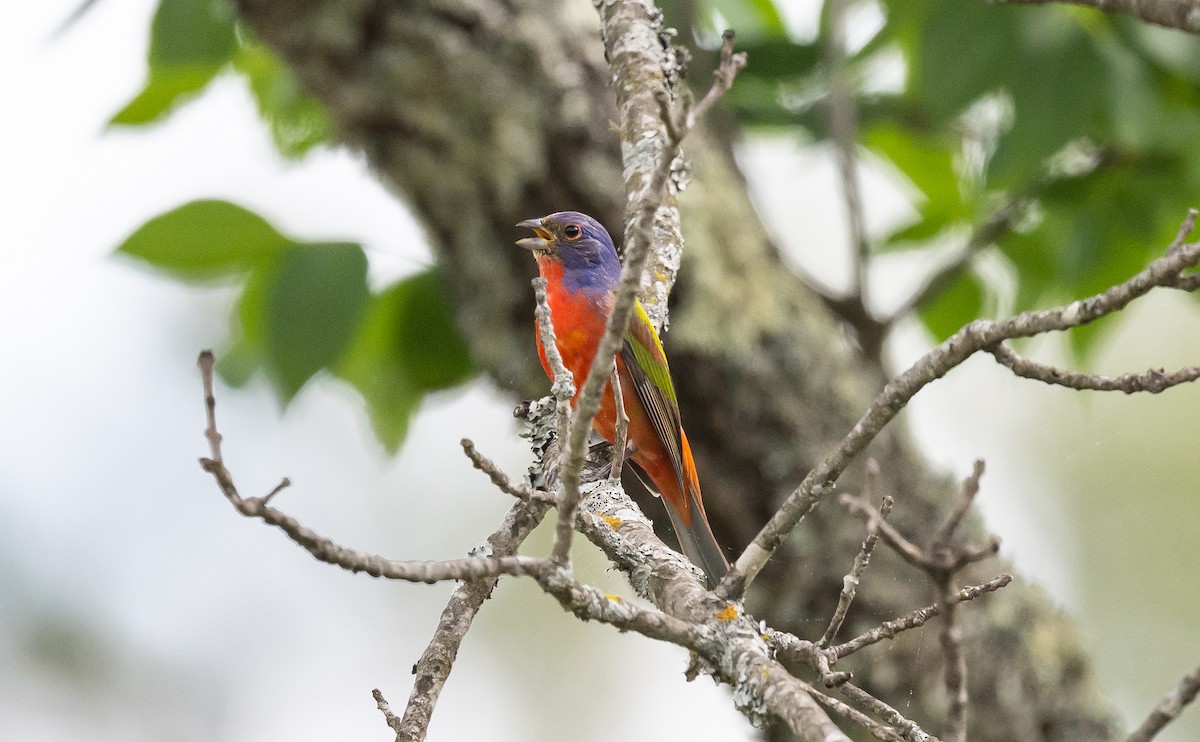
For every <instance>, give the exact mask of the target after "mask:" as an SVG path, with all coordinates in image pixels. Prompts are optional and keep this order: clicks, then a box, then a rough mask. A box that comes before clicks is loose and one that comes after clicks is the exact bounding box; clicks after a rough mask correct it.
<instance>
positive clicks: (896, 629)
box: [832, 574, 1012, 658]
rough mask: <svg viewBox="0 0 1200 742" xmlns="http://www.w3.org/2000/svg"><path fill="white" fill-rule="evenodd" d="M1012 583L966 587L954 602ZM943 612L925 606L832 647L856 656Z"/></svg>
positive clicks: (998, 580) (1003, 579)
mask: <svg viewBox="0 0 1200 742" xmlns="http://www.w3.org/2000/svg"><path fill="white" fill-rule="evenodd" d="M1010 582H1012V575H1008V574H1005V575H1000V576H999V577H995V578H993V579H991V580H989V581H988V582H985V583H983V584H982V585H975V586H973V587H964V588H962V589H960V590H958V592H956V593H954V596H953V602H955V603H962V602H963V601H967V600H974V599H975V598H978V597H979V596H980V595H983V594H984V593H990V592H992V591H994V590H999V589H1000V588H1002V587H1004V586H1005V585H1007V584H1008V583H1010ZM941 612H942V609H941V607H940V606H939V605H938V604H937V603H935V604H933V605H928V606H925V607H924V608H920V609H918V610H915V611H912V612H911V613H907V614H905V615H903V616H901V617H900V618H896V619H893V620H891V621H887V622H885V623H882V624H880V625H879V626H876V627H875V628H873V629H871V630H870V631H868V632H866V633H865V634H861V635H859V636H856V637H854V638H853V639H851V640H850V641H848V642H845V643H843V644H838V645H837V646H834V647H832V650H833V652H834V653H835V654H837V656H838V657H839V658H841V657H846V656H848V655H851V654H854V653H855V652H857V651H859V650H860V649H863V648H864V647H869V646H871V645H872V644H878V643H879V642H881V641H883V640H884V639H891V638H893V637H894V636H896V635H897V634H900V633H903V632H905V631H908V630H909V629H915V628H918V627H920V626H924V625H925V623H926V622H927V621H928V620H929V619H931V618H933V617H934V616H937V615H939V614H941Z"/></svg>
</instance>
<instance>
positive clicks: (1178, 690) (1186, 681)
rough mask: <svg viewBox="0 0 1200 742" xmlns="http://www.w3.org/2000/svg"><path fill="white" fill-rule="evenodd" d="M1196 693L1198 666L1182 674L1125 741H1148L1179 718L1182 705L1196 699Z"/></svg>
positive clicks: (1199, 691) (1198, 692)
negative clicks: (1180, 678) (1177, 681)
mask: <svg viewBox="0 0 1200 742" xmlns="http://www.w3.org/2000/svg"><path fill="white" fill-rule="evenodd" d="M1197 695H1200V667H1197V668H1196V669H1195V670H1193V671H1192V672H1191V673H1190V674H1188V675H1185V676H1183V679H1182V680H1180V681H1179V684H1178V685H1176V686H1175V687H1174V688H1172V689H1171V690H1170V691H1169V692H1168V693H1167V695H1165V696H1163V699H1162V700H1161V701H1159V702H1158V705H1157V706H1155V707H1154V710H1153V711H1151V712H1150V716H1148V717H1146V720H1145V721H1143V722H1142V724H1141V726H1139V727H1138V728H1137V729H1135V730H1134V732H1133V734H1130V735H1129V739H1128V740H1126V742H1150V740H1152V739H1154V737H1155V735H1157V734H1158V733H1159V732H1161V731H1162V729H1163V727H1165V726H1166V725H1167V724H1170V723H1171V722H1172V721H1174V720H1175V719H1177V718H1179V715H1180V714H1181V713H1183V709H1184V707H1186V706H1187V705H1188V704H1189V703H1191V702H1192V701H1194V700H1196V696H1197Z"/></svg>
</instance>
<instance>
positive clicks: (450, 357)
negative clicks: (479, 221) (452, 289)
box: [392, 271, 475, 391]
mask: <svg viewBox="0 0 1200 742" xmlns="http://www.w3.org/2000/svg"><path fill="white" fill-rule="evenodd" d="M392 291H393V292H394V293H393V294H392V298H393V301H394V302H395V304H394V305H393V311H394V312H395V315H394V319H395V322H396V335H395V345H394V346H393V347H394V350H396V351H398V357H399V359H400V361H401V363H402V364H403V367H404V371H405V373H406V375H407V376H408V378H410V379H412V380H413V382H414V383H415V384H416V385H417V386H418V387H420V388H421V389H426V390H430V391H433V390H437V389H446V388H448V387H451V386H454V385H456V384H460V383H462V382H463V381H466V380H467V379H469V378H470V377H471V376H472V375H473V374H474V371H475V368H474V365H473V364H472V363H471V355H470V353H469V352H468V351H467V346H466V343H465V342H464V341H463V339H462V336H461V335H459V333H458V328H457V327H455V326H454V311H453V309H451V307H450V303H449V302H448V301H447V300H446V298H445V294H443V292H442V285H441V280H440V279H439V277H438V275H437V273H435V272H434V271H426V272H424V273H418V274H417V275H415V276H412V277H411V278H407V279H405V280H404V281H401V282H400V283H399V284H397V285H396V286H395V287H393V289H392Z"/></svg>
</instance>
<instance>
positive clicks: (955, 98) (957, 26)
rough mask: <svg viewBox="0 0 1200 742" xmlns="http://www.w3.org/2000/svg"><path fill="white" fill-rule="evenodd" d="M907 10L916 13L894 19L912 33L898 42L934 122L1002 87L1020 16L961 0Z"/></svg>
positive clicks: (1016, 45)
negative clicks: (902, 47) (906, 57)
mask: <svg viewBox="0 0 1200 742" xmlns="http://www.w3.org/2000/svg"><path fill="white" fill-rule="evenodd" d="M911 5H913V6H914V7H913V10H915V11H916V12H908V13H903V14H900V15H899V16H897V17H898V18H899V21H898V22H899V23H901V24H905V25H907V26H909V27H910V28H911V29H913V30H912V31H910V32H908V33H903V32H902V33H901V34H900V37H901V39H902V40H903V41H905V42H906V43H905V46H906V47H907V48H906V52H907V53H908V55H909V56H910V57H911V58H912V59H913V60H914V61H913V64H912V81H911V85H912V88H913V91H914V93H916V95H917V96H918V97H919V99H920V100H921V102H922V103H923V104H924V106H925V107H926V109H927V110H928V111H929V112H930V113H931V114H933V116H934V117H935V118H936V119H939V120H943V121H944V120H947V119H950V118H952V117H955V116H957V115H958V114H959V113H961V112H962V110H963V109H964V108H966V107H967V105H968V104H970V103H972V102H973V101H975V100H976V99H977V98H979V97H980V96H982V95H983V94H985V93H988V92H991V91H993V90H995V89H996V88H998V87H1000V86H1001V85H1002V84H1003V81H1004V80H1005V79H1006V78H1007V75H1008V67H1009V66H1010V65H1012V64H1014V63H1015V61H1016V60H1014V59H1013V57H1014V56H1018V55H1017V49H1018V48H1019V47H1020V44H1019V43H1018V26H1017V24H1018V22H1019V20H1020V14H1019V13H1013V12H1012V9H1011V8H1002V7H995V6H992V5H989V4H987V3H983V2H964V1H963V0H932V1H931V2H928V3H911ZM893 13H895V11H894V10H893ZM1040 76H1041V75H1035V74H1031V75H1029V77H1040Z"/></svg>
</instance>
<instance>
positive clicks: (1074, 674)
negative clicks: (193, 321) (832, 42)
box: [237, 0, 1116, 742]
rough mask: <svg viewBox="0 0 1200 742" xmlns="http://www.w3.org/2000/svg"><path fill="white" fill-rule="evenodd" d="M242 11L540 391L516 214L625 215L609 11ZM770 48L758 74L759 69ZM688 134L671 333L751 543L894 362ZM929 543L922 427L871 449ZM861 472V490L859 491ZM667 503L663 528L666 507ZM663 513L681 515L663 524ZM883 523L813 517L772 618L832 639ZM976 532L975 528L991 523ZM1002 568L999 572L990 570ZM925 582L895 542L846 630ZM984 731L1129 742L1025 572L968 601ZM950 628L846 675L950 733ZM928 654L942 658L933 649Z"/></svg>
mask: <svg viewBox="0 0 1200 742" xmlns="http://www.w3.org/2000/svg"><path fill="white" fill-rule="evenodd" d="M237 5H238V7H239V10H240V12H241V15H242V17H243V19H244V21H245V22H246V23H247V24H248V26H249V27H250V28H251V29H253V31H254V32H255V33H256V34H257V35H258V36H259V37H260V38H261V39H262V40H263V41H264V42H265V43H266V44H268V45H269V46H270V47H272V48H273V49H274V50H275V51H276V52H277V53H279V54H280V56H281V57H282V58H283V59H284V60H285V62H286V63H287V64H289V65H290V66H291V67H292V69H293V70H294V71H295V72H296V74H297V76H298V77H299V79H300V80H301V82H302V83H303V84H304V86H305V87H306V88H307V89H308V90H309V91H310V92H311V93H312V94H314V95H315V96H316V97H317V98H318V99H320V100H321V101H322V102H323V103H324V104H325V106H326V107H327V108H328V110H329V112H330V115H331V117H332V119H333V120H334V122H335V126H336V130H337V132H338V136H339V138H340V139H341V140H342V141H343V142H345V143H346V144H348V145H349V146H351V147H352V148H355V149H358V150H361V151H362V152H364V153H365V154H366V156H367V157H368V159H369V161H370V163H371V165H372V167H373V168H374V169H375V171H376V172H377V173H378V174H379V175H380V177H381V178H383V179H384V181H386V182H387V183H389V184H390V185H392V186H394V188H395V189H396V191H397V193H398V194H399V195H400V197H401V198H403V199H405V200H406V201H407V202H408V203H409V204H410V205H411V207H412V208H413V210H414V211H415V212H416V213H417V215H418V216H419V217H420V218H421V219H422V220H423V222H424V224H425V225H426V226H427V228H428V230H429V237H430V242H431V244H432V245H433V247H434V250H435V252H436V255H437V259H438V263H439V266H440V268H441V273H442V276H443V278H444V280H445V281H446V285H447V287H448V289H449V291H450V292H451V293H452V295H453V296H454V297H455V302H456V306H457V309H458V322H459V326H460V327H461V328H462V330H463V333H464V336H465V337H466V338H467V340H468V342H469V344H470V346H471V349H472V352H473V354H474V356H475V358H476V359H478V361H479V362H480V363H481V364H482V366H483V367H484V368H485V369H486V370H487V372H488V373H489V374H490V375H491V377H492V378H493V380H494V381H495V382H496V383H498V384H500V385H501V386H503V387H505V388H508V389H511V390H513V392H514V394H518V395H522V396H525V397H534V396H541V395H542V394H544V393H545V391H546V388H547V382H546V380H545V377H544V376H543V375H542V372H541V369H540V368H539V366H538V363H537V361H536V355H535V352H534V346H533V320H532V316H533V312H532V310H533V299H532V292H531V290H530V287H529V279H530V278H532V277H533V275H534V274H535V268H534V265H533V261H532V260H530V259H529V256H528V255H526V254H524V251H521V250H519V249H517V248H515V247H513V244H512V243H513V240H514V239H515V238H516V237H517V236H518V235H517V234H516V232H517V230H515V229H514V227H513V225H514V224H515V223H516V222H517V221H519V220H521V219H527V218H529V217H533V216H541V215H543V214H546V213H549V212H552V211H558V210H562V209H575V210H579V211H584V212H587V213H590V214H592V215H594V216H596V217H597V218H599V219H600V220H601V221H603V222H604V223H606V224H607V225H608V226H609V228H610V231H612V232H613V233H614V234H615V235H619V234H620V233H621V231H622V230H621V229H620V225H621V224H622V213H621V212H622V205H623V195H622V194H623V189H622V179H621V172H622V169H621V168H622V165H621V147H620V142H618V140H617V135H616V133H615V127H614V125H613V122H614V121H615V120H616V112H615V110H614V108H613V102H612V101H613V96H612V93H611V91H610V90H609V89H608V86H607V81H608V79H609V73H608V69H607V66H606V64H605V61H604V59H603V49H602V46H601V44H600V42H599V40H598V37H597V34H598V21H597V19H596V16H595V13H594V12H593V11H592V10H591V9H590V8H588V7H587V5H585V4H582V3H571V2H559V1H557V0H545V1H544V2H537V1H536V0H403V1H402V2H394V1H386V0H289V1H285V0H237ZM753 62H754V61H753V59H752V60H750V63H751V64H753ZM710 136H711V135H710V134H706V133H705V132H703V131H701V132H697V133H694V134H692V135H691V136H690V137H689V138H688V140H687V141H686V142H685V147H684V148H685V152H686V154H688V155H689V156H690V158H691V161H692V166H693V178H692V181H691V184H690V186H689V188H688V189H687V190H686V191H685V192H684V193H683V195H682V196H681V197H680V204H679V205H680V209H681V211H682V223H683V230H684V236H685V238H686V242H687V250H686V252H685V254H684V260H683V267H682V269H681V271H680V274H679V282H678V284H677V286H676V289H675V292H674V294H673V296H672V309H671V325H670V332H669V334H668V335H667V339H666V344H667V346H668V354H669V355H670V357H671V365H672V370H673V375H674V377H675V379H676V384H677V387H678V393H679V396H680V404H681V407H682V413H683V419H684V420H685V424H686V426H687V430H688V436H689V439H690V441H691V443H692V446H693V448H694V449H695V454H696V461H697V466H698V468H699V473H700V478H701V481H702V482H703V483H704V493H705V502H706V505H707V508H708V512H709V515H710V517H711V518H712V520H713V521H714V527H715V529H716V531H717V535H718V538H719V539H720V540H721V541H722V543H724V544H726V545H727V546H729V547H735V548H737V549H738V550H740V548H741V547H742V546H744V545H745V544H746V543H747V542H748V541H749V540H750V539H751V538H752V537H753V535H754V534H755V533H756V532H757V530H758V529H759V528H760V527H761V526H762V525H763V524H764V523H765V522H766V520H767V518H768V517H769V516H770V514H771V513H772V512H773V511H774V509H775V507H776V506H777V505H778V504H779V502H780V501H781V500H782V498H784V497H785V496H786V495H787V494H788V493H789V492H790V491H791V490H792V489H793V488H794V487H795V486H796V484H798V483H799V481H800V479H801V478H802V477H803V475H804V473H805V472H806V471H807V469H808V468H809V467H810V466H812V465H813V464H814V463H815V462H816V461H817V460H819V458H820V457H821V456H822V455H823V454H824V453H825V452H826V451H827V450H828V448H829V447H830V446H831V445H832V443H833V442H835V441H837V440H838V439H839V438H841V437H842V436H843V435H845V433H846V432H847V431H848V430H849V429H850V428H851V427H852V426H853V424H854V422H855V421H856V420H857V418H858V416H859V415H860V414H861V413H862V411H863V410H865V409H866V407H867V406H868V404H869V403H870V400H871V399H872V397H873V396H874V394H875V393H876V392H877V391H878V389H879V387H880V386H881V383H882V381H883V372H882V370H881V369H880V368H879V367H878V366H877V365H874V364H873V363H871V362H870V361H868V360H866V359H865V357H864V356H863V355H862V354H861V353H859V352H858V351H857V349H856V348H854V347H853V345H852V343H851V342H849V341H847V339H846V333H845V332H844V331H843V328H841V327H839V324H838V322H837V320H836V319H835V318H834V317H832V316H831V315H830V314H829V313H828V312H827V311H826V309H825V307H824V305H823V304H822V302H821V301H820V299H819V298H818V297H817V296H816V295H815V294H814V293H813V292H812V291H811V290H810V289H809V288H808V287H807V286H806V285H805V284H804V283H803V282H802V281H801V280H800V279H799V278H798V277H797V276H795V275H794V274H793V273H791V272H790V271H789V270H788V269H787V268H786V267H785V266H784V264H783V263H782V261H781V260H780V258H779V255H778V254H777V252H776V250H775V248H774V247H773V246H772V245H771V243H770V241H769V239H768V238H767V236H766V233H765V231H764V229H763V227H762V226H761V224H760V222H759V220H758V218H757V216H756V215H755V213H754V211H753V208H752V207H751V205H750V203H749V201H748V200H747V196H746V192H745V188H744V184H743V181H742V178H741V175H740V174H739V173H738V172H737V170H736V167H735V165H734V164H733V163H732V161H731V158H730V157H729V156H728V150H727V147H726V146H723V145H722V144H721V143H717V142H714V141H713V140H712V139H711V138H710ZM868 453H869V455H871V456H873V457H874V458H875V459H876V460H877V461H878V462H879V465H880V468H881V470H882V472H883V477H882V482H881V485H882V486H881V489H883V490H884V492H883V493H881V494H891V495H893V496H894V497H895V498H896V507H895V509H894V511H893V513H894V515H893V521H894V522H896V524H897V525H898V526H899V527H900V528H901V529H903V530H904V531H905V532H906V533H908V534H910V535H914V536H917V537H921V536H927V535H930V534H931V531H932V529H933V528H934V527H935V526H936V524H938V523H940V522H941V521H942V520H943V519H944V517H945V514H946V513H947V511H948V510H949V508H950V506H951V503H953V501H954V499H955V497H956V495H957V488H956V486H954V484H953V483H951V482H948V481H946V480H945V479H944V478H942V477H940V476H938V475H935V474H933V473H931V472H930V470H929V468H928V466H927V464H926V463H925V462H924V461H923V460H922V459H921V458H920V457H919V455H918V454H916V453H915V451H914V449H913V446H912V445H911V443H910V441H909V440H908V439H907V437H906V435H905V434H904V432H903V430H901V429H900V428H899V427H896V426H893V429H892V430H891V431H890V432H888V433H885V434H884V435H882V436H881V437H880V438H879V439H878V440H877V441H876V442H875V443H874V444H873V445H872V447H871V449H870V450H869V452H868ZM861 471H862V466H861V464H859V465H857V466H856V467H854V468H852V470H851V471H850V472H848V473H847V475H846V476H845V477H844V478H843V488H844V489H846V490H848V491H855V489H856V487H857V486H858V483H859V482H860V481H861ZM657 507H658V505H657V503H647V510H648V514H649V515H650V516H651V517H655V516H657V515H661V511H657V510H655V508H657ZM655 519H656V520H663V521H665V520H666V519H665V518H655ZM862 531H863V529H862V526H861V524H860V522H859V521H857V520H856V519H853V518H850V517H848V516H847V515H846V514H845V513H844V512H842V511H841V510H840V509H839V508H838V507H837V506H836V505H835V504H833V503H827V504H826V506H825V507H824V508H820V509H818V510H817V511H816V512H814V513H813V514H812V515H810V516H809V517H808V518H807V519H806V520H805V522H804V523H802V524H801V526H800V527H799V529H798V532H797V533H796V534H794V535H793V536H792V538H791V539H790V540H789V543H788V545H787V546H786V547H785V548H784V549H783V550H781V552H780V554H779V555H778V556H777V557H776V559H775V560H774V561H773V562H772V563H771V564H770V565H769V566H768V567H767V569H766V570H765V571H764V573H763V574H762V575H761V576H760V578H759V580H758V581H757V582H756V583H755V587H754V588H752V590H751V594H750V596H749V599H748V601H749V603H748V608H749V609H750V610H751V612H752V613H753V614H754V615H756V616H758V617H760V618H763V619H766V620H767V621H768V623H770V624H771V625H773V626H775V627H777V628H780V629H784V630H789V631H792V632H794V633H797V634H798V635H800V636H802V637H804V638H810V639H815V638H817V637H818V636H819V634H820V633H821V631H822V630H823V629H824V622H825V621H826V620H827V619H828V616H829V615H830V613H831V612H832V607H833V605H834V603H835V602H836V599H837V595H838V592H839V590H840V589H841V581H842V576H843V575H844V574H845V572H846V571H847V570H848V569H849V566H850V564H851V562H852V560H853V556H854V554H855V552H856V551H857V548H858V544H859V542H860V541H861V539H862V535H863V533H862ZM974 533H975V535H978V524H977V523H976V524H975V528H974ZM1003 569H1004V565H1002V564H996V563H994V562H987V563H985V564H984V566H983V567H982V568H979V567H976V568H975V571H974V572H973V573H967V575H968V576H969V577H979V578H981V579H980V580H978V581H983V579H986V578H988V577H990V576H992V575H993V574H995V573H997V572H999V571H1001V570H1003ZM922 580H923V578H922V577H921V576H920V575H918V574H916V573H915V572H914V571H913V570H912V569H911V568H908V567H906V566H905V565H903V564H902V563H900V562H899V560H898V559H897V558H894V557H893V556H892V555H891V554H888V553H884V550H883V549H880V550H879V551H878V552H877V556H876V558H875V560H873V561H872V564H871V568H870V570H869V571H868V573H867V577H866V580H865V583H864V585H863V587H862V588H861V589H860V591H859V598H858V601H857V602H856V603H855V606H854V610H853V611H852V613H851V615H850V617H849V619H848V621H847V625H846V628H845V629H843V634H842V635H843V636H847V637H848V636H851V635H852V634H854V633H857V632H858V631H859V630H861V629H866V628H869V627H871V626H873V625H874V624H876V623H878V622H880V621H882V620H886V619H889V618H893V617H895V616H897V615H899V614H902V613H904V612H906V611H908V610H910V609H912V608H916V607H919V606H921V605H924V604H926V603H929V602H932V591H931V590H930V589H929V588H928V587H926V586H925V583H924V582H923V581H922ZM962 614H963V619H964V623H965V629H966V636H967V648H968V649H967V651H968V667H969V672H970V690H971V714H970V735H969V738H970V739H971V740H973V741H977V742H978V741H983V740H995V741H996V742H1000V741H1001V740H1003V741H1005V742H1007V741H1009V740H1018V739H1020V740H1043V739H1044V740H1079V739H1092V740H1101V739H1111V738H1113V737H1114V736H1115V734H1116V728H1115V723H1114V720H1113V717H1112V714H1111V710H1110V709H1109V708H1108V706H1107V705H1106V704H1105V703H1104V701H1103V700H1102V698H1101V697H1100V695H1099V693H1098V691H1097V684H1096V681H1095V678H1094V676H1093V673H1092V671H1091V669H1090V667H1089V663H1088V660H1087V658H1086V656H1085V655H1084V654H1083V652H1082V650H1081V647H1080V644H1079V640H1078V638H1077V635H1076V633H1075V629H1074V628H1073V626H1072V625H1071V622H1070V621H1069V620H1067V619H1066V618H1065V617H1064V616H1063V615H1062V614H1060V613H1059V612H1058V611H1057V610H1056V609H1055V608H1054V607H1053V606H1051V604H1050V603H1049V601H1048V600H1046V598H1045V597H1044V596H1043V595H1042V594H1041V593H1040V592H1039V591H1038V590H1037V589H1036V588H1034V587H1032V586H1029V585H1023V584H1022V583H1021V581H1020V580H1018V581H1017V582H1016V583H1015V584H1014V585H1013V586H1010V587H1009V588H1007V589H1006V590H1004V591H1002V592H1000V593H998V594H995V595H992V596H989V597H986V598H983V599H982V600H981V601H979V602H978V603H976V604H971V605H969V606H967V607H965V608H964V610H963V611H962ZM934 647H936V640H935V639H934V637H933V636H932V635H929V634H920V633H919V632H910V633H909V634H905V635H903V636H902V638H900V639H898V640H896V641H895V642H894V643H893V644H892V646H889V647H884V648H876V649H875V650H867V651H866V652H865V653H864V654H865V655H866V656H864V657H861V658H860V657H858V656H856V657H855V658H854V659H855V661H854V662H850V663H848V664H850V665H851V667H850V668H847V669H852V670H854V672H855V676H856V678H857V680H858V681H861V683H862V684H863V685H865V686H866V687H867V688H868V689H869V690H872V691H873V692H875V693H876V694H878V695H879V696H880V697H882V698H883V699H884V700H887V701H890V702H892V703H895V704H901V705H903V707H904V710H905V713H906V715H909V716H911V717H912V718H913V719H914V720H915V721H917V722H918V723H920V724H922V725H923V726H925V727H926V728H927V729H929V730H930V731H936V730H937V729H938V727H939V726H940V724H939V720H940V719H941V716H942V710H943V709H944V708H945V703H946V701H945V699H944V692H943V688H942V684H941V680H940V678H941V667H940V666H941V660H940V655H939V653H938V652H937V651H936V649H935V648H934ZM922 650H923V651H922Z"/></svg>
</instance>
